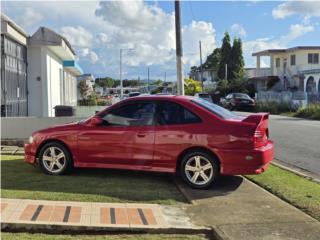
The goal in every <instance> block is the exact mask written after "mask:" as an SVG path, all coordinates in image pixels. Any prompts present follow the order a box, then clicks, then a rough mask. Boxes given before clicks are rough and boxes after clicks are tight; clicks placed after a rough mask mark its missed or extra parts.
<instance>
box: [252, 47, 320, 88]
mask: <svg viewBox="0 0 320 240" xmlns="http://www.w3.org/2000/svg"><path fill="white" fill-rule="evenodd" d="M319 55H320V46H298V47H293V48H287V49H269V50H264V51H260V52H256V53H253V54H252V56H255V57H256V68H250V69H247V71H246V72H247V75H248V77H249V78H250V79H251V82H252V83H253V84H254V85H255V87H256V89H257V91H270V90H271V91H288V90H289V91H290V90H291V91H303V92H309V93H316V92H320V59H319ZM261 57H269V58H270V67H268V68H262V67H261Z"/></svg>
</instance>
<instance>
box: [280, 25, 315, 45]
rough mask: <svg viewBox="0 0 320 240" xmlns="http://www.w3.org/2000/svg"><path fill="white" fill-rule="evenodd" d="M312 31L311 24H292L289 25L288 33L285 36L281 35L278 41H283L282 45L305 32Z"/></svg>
mask: <svg viewBox="0 0 320 240" xmlns="http://www.w3.org/2000/svg"><path fill="white" fill-rule="evenodd" d="M312 31H314V27H313V26H311V25H304V24H293V25H291V26H290V30H289V33H288V34H287V35H285V36H282V37H281V39H280V41H281V42H283V43H284V45H285V44H286V43H288V42H290V41H292V40H294V39H297V38H299V37H301V36H303V35H304V34H306V33H309V32H312Z"/></svg>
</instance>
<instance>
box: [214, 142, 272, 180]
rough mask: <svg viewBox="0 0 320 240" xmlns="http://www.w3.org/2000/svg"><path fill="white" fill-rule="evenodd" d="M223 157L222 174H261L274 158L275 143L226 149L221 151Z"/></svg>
mask: <svg viewBox="0 0 320 240" xmlns="http://www.w3.org/2000/svg"><path fill="white" fill-rule="evenodd" d="M219 155H220V158H221V160H222V161H221V174H223V175H246V174H260V173H262V172H264V171H266V170H267V169H268V166H269V163H270V161H272V159H273V158H274V143H273V142H272V141H269V142H268V144H267V145H265V146H263V147H260V148H255V149H252V150H244V149H240V150H226V151H220V152H219Z"/></svg>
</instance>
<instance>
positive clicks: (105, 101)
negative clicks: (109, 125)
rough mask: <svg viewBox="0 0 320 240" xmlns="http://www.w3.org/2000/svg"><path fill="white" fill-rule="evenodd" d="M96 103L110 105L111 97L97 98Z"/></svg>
mask: <svg viewBox="0 0 320 240" xmlns="http://www.w3.org/2000/svg"><path fill="white" fill-rule="evenodd" d="M97 105H98V106H111V105H112V101H111V99H102V98H100V99H98V100H97Z"/></svg>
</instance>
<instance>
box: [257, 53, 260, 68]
mask: <svg viewBox="0 0 320 240" xmlns="http://www.w3.org/2000/svg"><path fill="white" fill-rule="evenodd" d="M257 70H260V55H257Z"/></svg>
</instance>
